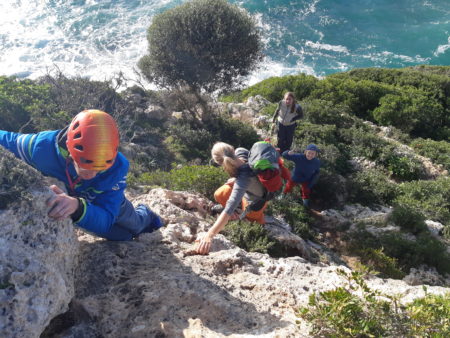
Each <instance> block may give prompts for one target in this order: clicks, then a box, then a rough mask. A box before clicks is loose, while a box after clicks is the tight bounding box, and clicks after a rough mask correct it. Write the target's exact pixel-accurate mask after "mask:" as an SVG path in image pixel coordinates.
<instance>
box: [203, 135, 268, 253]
mask: <svg viewBox="0 0 450 338" xmlns="http://www.w3.org/2000/svg"><path fill="white" fill-rule="evenodd" d="M211 155H212V159H213V161H214V162H215V163H217V164H219V165H221V166H222V168H223V169H224V170H225V171H226V172H227V173H228V174H229V175H230V177H231V179H230V180H228V182H227V183H226V184H224V185H223V186H221V187H220V188H219V189H217V190H216V192H215V194H214V198H215V199H216V201H217V202H218V203H220V204H222V206H224V209H223V211H222V212H221V213H220V215H219V216H218V218H217V220H216V221H215V222H214V225H213V226H212V227H211V228H210V229H209V231H208V232H207V234H206V235H205V236H204V237H203V238H201V239H200V240H199V241H198V242H197V247H196V251H197V253H199V254H207V253H208V252H209V250H210V249H211V242H212V239H213V238H214V236H215V235H217V234H218V233H219V232H220V231H222V230H223V229H224V228H225V225H226V224H227V223H228V221H229V220H235V219H238V218H239V214H238V213H237V212H236V210H237V209H238V207H241V208H242V210H244V211H245V210H247V207H248V206H249V205H250V204H251V205H252V211H249V212H248V213H246V214H245V217H246V219H247V220H249V221H252V222H258V223H260V224H264V223H265V222H264V210H265V208H266V206H267V203H266V202H265V201H264V200H263V196H264V193H265V190H264V187H263V185H262V184H261V182H260V181H259V179H258V177H257V176H256V174H255V173H254V171H253V170H252V169H251V168H250V166H249V165H248V164H247V159H248V150H246V149H244V148H237V149H236V152H235V150H234V148H233V147H232V146H231V145H229V144H227V143H224V142H218V143H216V144H215V145H214V146H213V148H212V150H211Z"/></svg>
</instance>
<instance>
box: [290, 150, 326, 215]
mask: <svg viewBox="0 0 450 338" xmlns="http://www.w3.org/2000/svg"><path fill="white" fill-rule="evenodd" d="M318 152H319V148H317V146H316V145H315V144H309V145H308V146H307V147H306V150H305V152H304V154H298V153H294V152H293V151H292V150H287V151H285V152H284V153H283V154H282V156H283V157H284V158H285V159H286V160H289V161H292V162H294V163H295V167H294V170H293V171H292V179H291V180H290V181H288V182H287V184H286V187H285V188H284V191H283V193H284V194H287V193H289V192H290V191H291V190H292V189H293V188H294V187H295V186H296V185H298V184H301V186H302V199H303V205H304V206H305V207H309V195H310V193H311V189H312V187H313V186H314V184H316V182H317V180H318V179H319V170H320V161H319V159H318V158H317V157H316V156H317V153H318Z"/></svg>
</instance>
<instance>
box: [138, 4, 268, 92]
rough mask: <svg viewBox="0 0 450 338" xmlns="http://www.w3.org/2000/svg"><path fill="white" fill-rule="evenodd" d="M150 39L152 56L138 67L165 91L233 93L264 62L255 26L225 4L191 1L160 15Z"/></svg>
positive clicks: (242, 14) (241, 11)
mask: <svg viewBox="0 0 450 338" xmlns="http://www.w3.org/2000/svg"><path fill="white" fill-rule="evenodd" d="M147 39H148V42H149V49H148V50H149V54H147V55H145V56H144V57H142V58H141V59H140V60H139V63H138V66H139V68H140V69H141V71H142V73H143V74H144V76H145V77H146V78H147V79H148V80H149V81H151V82H154V83H156V84H157V85H159V86H162V87H166V88H171V87H181V86H185V85H188V86H189V87H190V88H191V89H193V90H195V91H199V90H202V89H203V90H205V91H207V92H212V91H215V90H218V89H221V90H229V89H231V88H233V87H234V86H235V85H238V84H241V83H242V80H243V77H244V76H246V75H248V74H249V73H250V71H252V70H254V69H255V68H256V66H257V64H258V62H259V61H260V60H261V58H262V53H261V49H262V43H261V39H260V35H259V32H258V30H257V28H256V25H255V22H254V21H253V19H252V18H251V17H250V16H249V15H248V14H247V13H246V12H245V11H243V10H242V9H240V8H239V7H237V6H235V5H231V4H229V3H228V2H227V1H226V0H192V1H189V2H187V3H185V4H182V5H180V6H177V7H174V8H172V9H169V10H167V11H165V12H163V13H161V14H159V15H157V16H155V18H154V19H153V22H152V24H151V25H150V27H149V29H148V32H147Z"/></svg>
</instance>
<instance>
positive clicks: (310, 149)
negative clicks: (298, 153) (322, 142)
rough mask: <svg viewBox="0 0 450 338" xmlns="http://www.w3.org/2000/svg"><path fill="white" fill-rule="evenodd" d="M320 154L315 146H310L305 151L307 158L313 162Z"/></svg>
mask: <svg viewBox="0 0 450 338" xmlns="http://www.w3.org/2000/svg"><path fill="white" fill-rule="evenodd" d="M318 152H319V148H318V147H317V146H316V145H315V144H312V143H311V144H308V146H307V147H306V149H305V156H306V158H307V159H308V160H309V161H311V160H312V159H313V158H314V157H316V156H317V153H318Z"/></svg>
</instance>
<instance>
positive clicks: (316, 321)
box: [298, 270, 450, 337]
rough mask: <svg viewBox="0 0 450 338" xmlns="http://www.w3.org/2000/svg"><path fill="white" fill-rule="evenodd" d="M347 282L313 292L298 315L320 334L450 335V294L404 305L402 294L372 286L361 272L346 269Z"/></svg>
mask: <svg viewBox="0 0 450 338" xmlns="http://www.w3.org/2000/svg"><path fill="white" fill-rule="evenodd" d="M339 272H340V274H341V275H343V276H345V277H346V278H347V283H346V285H344V286H342V287H338V288H335V289H332V290H329V291H324V292H320V293H313V294H311V295H310V297H309V303H308V306H306V307H302V308H300V309H299V310H298V315H299V316H300V317H301V318H303V319H305V320H307V321H308V322H310V324H311V331H310V334H311V335H314V336H317V337H447V336H448V335H450V294H449V293H447V294H445V295H443V296H440V295H431V294H426V296H425V297H422V298H418V299H416V300H415V301H414V302H412V303H409V304H406V305H402V304H400V302H399V297H395V296H389V295H385V294H382V293H381V292H379V291H376V290H373V289H371V288H370V287H368V285H367V283H366V282H365V280H364V274H363V273H361V272H352V273H346V272H344V271H342V270H340V271H339Z"/></svg>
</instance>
